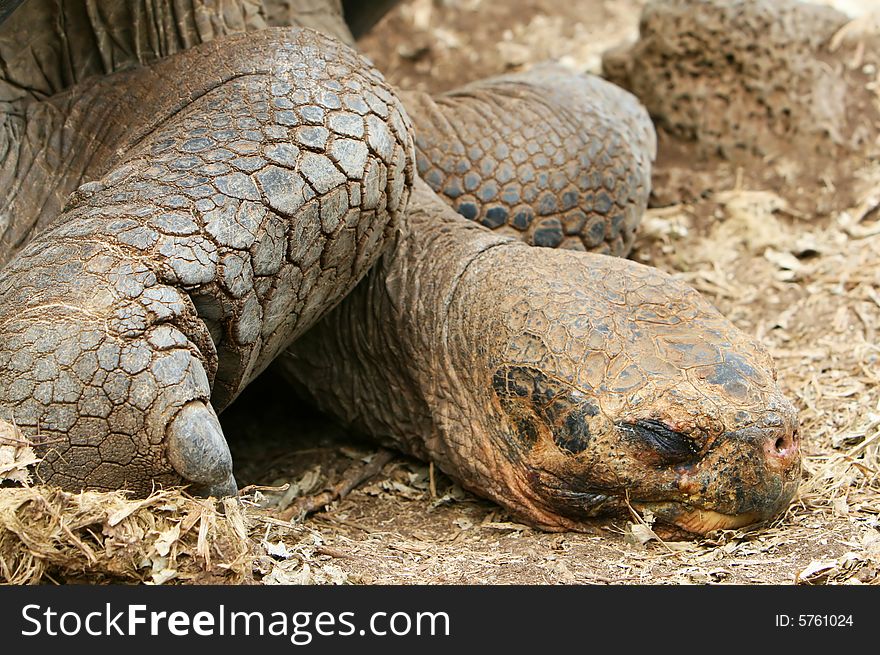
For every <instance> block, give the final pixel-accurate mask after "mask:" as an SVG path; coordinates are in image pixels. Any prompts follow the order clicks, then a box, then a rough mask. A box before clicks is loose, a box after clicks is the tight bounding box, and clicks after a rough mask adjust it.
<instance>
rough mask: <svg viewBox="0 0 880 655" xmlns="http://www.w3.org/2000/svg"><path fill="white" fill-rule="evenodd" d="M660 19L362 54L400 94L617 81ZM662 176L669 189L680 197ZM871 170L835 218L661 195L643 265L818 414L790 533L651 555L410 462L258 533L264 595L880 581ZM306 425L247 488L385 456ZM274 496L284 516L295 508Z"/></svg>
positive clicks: (549, 6)
mask: <svg viewBox="0 0 880 655" xmlns="http://www.w3.org/2000/svg"><path fill="white" fill-rule="evenodd" d="M644 4H645V2H644V0H614V1H607V0H606V1H603V0H577V1H574V2H566V3H559V2H553V1H551V0H520V1H518V2H499V1H492V0H443V1H435V2H431V1H430V0H412V1H410V2H406V3H404V4H403V5H402V6H400V7H399V8H398V9H397V10H395V11H394V12H392V13H391V14H390V15H389V16H387V17H386V18H385V19H384V20H383V22H382V23H381V24H380V25H379V26H378V27H377V28H376V29H374V31H373V32H372V33H371V34H369V35H368V36H367V37H365V38H364V39H363V41H362V42H361V47H362V49H363V50H364V51H365V52H366V53H367V54H368V56H370V57H371V58H372V59H373V61H374V62H375V64H376V65H377V66H378V67H379V68H380V69H381V70H382V71H383V72H385V73H386V75H387V77H388V78H389V79H390V80H391V81H392V83H394V84H396V85H398V86H400V87H402V88H414V87H415V88H421V89H425V90H428V91H441V90H445V89H449V88H452V87H453V86H455V85H457V84H461V83H463V82H466V81H468V80H472V79H477V78H480V77H485V76H488V75H493V74H498V73H501V72H504V71H509V70H516V69H520V68H523V67H526V66H528V65H529V64H531V63H533V62H538V61H543V60H546V59H557V60H559V61H561V62H563V63H565V64H566V65H569V66H571V67H573V68H575V69H578V70H589V71H592V72H599V71H600V70H601V53H602V52H603V51H604V50H606V49H607V48H610V47H612V46H616V45H618V44H620V43H622V42H625V41H627V40H631V39H634V38H635V37H636V35H637V32H638V16H639V13H640V11H641V8H642V6H643V5H644ZM849 4H850V5H853V4H854V3H853V2H850V3H849ZM844 8H848V9H852V8H853V7H844ZM856 9H858V7H856ZM388 44H393V45H392V46H391V47H389V45H388ZM875 90H876V88H875ZM661 144H662V140H661ZM661 149H662V145H661ZM661 155H662V153H661ZM662 160H663V157H662V156H661V166H660V167H659V169H658V175H657V177H658V179H660V180H665V179H668V173H669V171H664V169H663V165H662ZM869 168H870V164H869V163H868V162H866V171H867V172H860V173H859V176H860V177H859V179H860V180H863V181H864V184H862V186H861V187H860V189H859V190H858V191H859V193H861V198H862V202H861V204H859V205H857V206H855V207H854V208H853V209H851V210H849V211H844V212H838V213H836V214H828V215H818V214H816V215H812V214H810V213H804V212H800V211H795V210H793V209H790V208H789V207H788V205H787V203H786V202H785V201H784V200H783V199H782V198H781V197H780V196H778V195H777V194H776V193H774V190H773V189H772V188H762V187H761V186H760V182H759V181H756V182H753V181H752V180H750V176H748V175H746V176H743V175H742V171H741V170H740V171H730V170H727V171H719V174H718V175H717V176H716V177H715V178H708V182H706V184H708V185H710V186H709V187H708V188H706V189H703V190H701V193H700V194H697V199H696V200H694V199H693V198H690V199H681V198H676V197H675V189H664V188H658V191H657V193H656V194H655V196H656V197H655V199H654V202H653V203H652V204H657V205H662V206H659V207H654V208H652V209H651V210H650V211H649V214H648V216H647V217H646V219H645V221H644V223H643V229H642V233H641V236H640V237H639V240H638V242H637V245H636V249H635V252H634V254H633V257H634V258H635V259H637V260H639V261H643V262H645V263H650V264H652V265H655V266H658V267H660V268H663V269H665V270H667V271H670V272H674V273H676V274H678V275H679V276H680V277H682V278H683V279H685V280H687V281H688V282H689V283H691V284H692V285H693V286H695V287H696V288H697V289H699V290H700V291H701V292H702V293H704V294H705V295H706V296H708V297H709V298H710V299H711V300H712V302H714V303H715V304H716V305H717V306H718V307H719V309H720V310H721V311H722V312H723V313H724V314H725V315H726V316H728V317H729V318H731V319H732V320H733V321H734V322H735V323H736V324H737V325H738V326H739V327H741V328H742V329H744V330H746V331H748V332H750V333H752V334H756V335H758V336H759V337H760V338H761V339H762V340H763V342H764V343H765V344H766V345H767V346H768V347H769V348H770V349H771V351H772V353H773V355H774V357H775V359H776V362H777V365H778V368H779V375H780V379H781V382H782V385H783V388H784V390H785V391H786V392H787V394H788V395H789V396H790V397H791V398H793V399H794V400H795V401H796V403H797V405H798V407H799V410H800V416H801V422H802V435H803V446H802V447H803V452H804V456H805V457H804V477H803V480H804V483H803V486H802V489H801V492H800V494H799V496H798V498H797V499H796V501H795V502H794V504H793V505H792V507H791V509H790V510H789V512H788V513H787V514H786V515H785V516H784V517H782V518H781V519H779V520H777V521H776V522H774V524H773V525H770V526H762V527H760V528H758V529H755V530H752V531H749V532H738V531H731V532H726V533H722V534H720V535H717V536H715V537H714V538H712V539H707V540H702V541H696V542H669V543H663V542H660V541H658V540H656V539H652V538H650V536H651V535H650V533H648V532H646V531H644V530H643V529H642V527H641V526H639V525H638V522H636V523H627V522H617V523H610V524H608V525H604V526H601V527H597V529H596V533H595V534H574V533H565V534H547V533H541V532H538V531H535V530H532V529H530V528H528V527H525V526H523V525H519V524H517V523H515V522H513V521H512V520H511V519H510V518H509V517H508V516H506V515H505V514H504V513H503V511H501V510H500V509H499V508H498V507H497V506H495V505H493V504H491V503H488V502H485V501H483V500H480V499H478V498H475V497H473V496H472V495H470V494H468V493H464V492H462V491H461V490H460V489H458V488H457V487H456V486H455V485H454V484H452V483H451V482H450V481H449V480H448V479H446V478H445V477H444V476H443V475H442V474H440V473H439V472H432V471H430V470H429V468H428V467H426V466H424V465H423V464H421V463H419V462H414V461H410V460H406V459H403V458H397V459H395V460H394V461H393V462H392V463H391V464H389V465H388V466H386V467H385V468H384V470H383V472H382V474H380V475H379V476H377V477H376V478H374V479H373V480H372V481H371V482H370V483H368V484H366V485H365V486H362V487H360V488H359V489H357V490H356V491H354V492H353V493H352V494H351V495H350V496H349V497H348V498H346V499H345V500H343V501H341V502H339V503H335V504H333V505H332V506H330V508H329V511H327V512H323V513H319V514H315V515H313V516H312V517H311V518H309V519H307V520H306V521H305V522H304V523H302V524H298V525H295V526H294V527H290V526H289V524H286V525H285V524H279V523H278V522H276V521H275V520H273V519H272V518H271V517H268V518H263V519H258V520H262V521H264V525H265V528H264V530H265V532H264V535H263V540H264V543H265V544H267V545H269V549H270V552H271V553H274V555H273V556H272V560H271V561H269V560H268V559H266V560H265V561H264V562H263V564H262V566H263V573H264V574H265V577H263V582H268V583H271V582H294V581H298V582H334V583H341V582H351V583H393V584H398V583H401V584H407V583H427V584H435V583H480V584H483V583H489V584H493V583H526V584H529V583H661V584H666V583H684V584H688V583H717V582H727V583H729V582H735V583H750V584H752V583H793V582H808V583H828V582H847V583H853V584H857V583H864V582H874V583H877V582H878V581H880V574H878V570H880V531H878V527H880V520H878V515H880V495H878V491H880V480H878V464H880V457H878V455H880V387H878V382H880V365H878V354H880V348H878V345H877V335H876V329H877V326H878V325H880V295H878V287H880V228H878V225H880V216H877V212H876V211H874V212H873V213H872V212H871V210H872V209H873V208H875V207H876V205H877V202H878V199H880V186H877V179H878V177H880V176H877V175H876V170H873V169H872V170H867V169H869ZM737 173H739V175H737ZM700 179H701V180H703V181H706V180H707V178H706V177H705V176H704V177H701V178H700ZM756 179H758V180H759V179H760V176H757V178H756ZM806 193H809V189H808V190H807V191H806ZM799 204H800V203H799ZM807 205H809V199H807ZM860 212H861V214H863V215H859V213H860ZM274 388H277V387H275V385H273V384H272V382H271V380H268V381H266V380H264V381H263V382H262V384H261V386H260V387H257V388H256V389H254V390H253V392H252V393H254V394H255V396H254V397H257V396H259V397H260V399H261V402H262V401H263V399H265V398H266V396H271V395H272V390H273V389H274ZM247 404H248V399H247V398H245V399H243V402H242V403H241V406H242V407H246V406H247ZM274 406H275V407H276V411H278V412H280V414H279V415H278V416H277V417H275V416H273V415H272V414H271V413H267V414H265V415H264V416H263V417H262V420H263V421H266V426H267V430H269V429H270V428H269V426H270V425H271V424H272V423H274V422H276V421H280V420H282V415H285V416H286V417H288V418H287V420H288V422H289V415H290V412H291V409H290V406H289V404H285V403H284V399H282V398H279V399H278V403H277V404H275V405H274ZM235 411H236V410H233V413H232V414H231V415H229V416H227V417H226V419H225V420H226V421H229V422H230V423H235V424H238V425H240V427H239V430H238V432H239V434H241V433H242V432H243V431H254V433H260V434H262V439H265V434H266V431H262V430H261V429H260V428H259V427H257V426H253V424H252V423H251V424H250V426H249V427H248V428H245V427H244V425H243V424H244V422H245V421H244V419H243V418H242V417H240V416H238V415H237V414H235ZM241 411H243V410H241ZM239 420H241V422H240V423H239ZM297 421H298V422H299V424H298V426H297V427H294V428H291V432H294V433H299V434H300V435H302V434H307V435H311V440H310V441H309V443H310V445H306V446H303V447H301V448H298V449H297V450H296V451H294V452H291V450H290V446H289V442H288V441H286V440H285V439H283V438H282V439H281V440H279V442H278V443H277V445H276V446H274V447H273V448H270V449H268V450H265V449H264V445H265V441H264V440H261V441H257V440H249V439H246V438H245V439H241V440H238V441H236V442H234V443H233V447H234V448H235V449H236V451H237V452H236V453H235V454H236V458H237V461H238V462H242V461H245V462H247V464H246V467H245V468H244V469H240V470H239V474H238V475H239V478H240V479H241V480H242V481H243V482H248V483H257V482H259V483H261V484H270V485H281V484H283V483H285V482H286V483H292V484H293V487H292V489H288V491H286V492H283V493H286V494H287V496H288V497H287V498H286V499H285V500H284V501H283V503H282V504H284V503H287V502H289V500H290V496H291V495H292V493H307V492H310V491H316V490H320V489H321V488H322V486H323V485H325V484H326V482H327V480H334V479H338V476H339V475H340V472H341V471H342V470H344V469H345V468H346V467H350V466H352V465H357V464H358V462H357V460H358V459H359V458H361V457H369V456H370V454H371V453H373V452H375V449H371V448H370V446H369V445H368V444H357V443H346V438H345V435H342V434H338V430H337V433H336V434H333V429H332V428H331V427H330V426H327V425H326V424H324V423H322V421H321V419H320V418H319V417H311V418H309V419H308V420H302V421H301V422H300V420H299V419H297ZM300 438H302V437H300ZM340 439H341V442H340V441H339V440H340ZM328 460H329V461H330V462H331V463H329V464H328ZM263 493H264V495H265V496H266V500H264V501H263V502H268V503H270V504H273V503H276V502H278V496H280V495H282V492H275V493H273V492H269V491H267V492H263ZM646 538H647V539H648V540H647V541H645V539H646Z"/></svg>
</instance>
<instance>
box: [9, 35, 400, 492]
mask: <svg viewBox="0 0 880 655" xmlns="http://www.w3.org/2000/svg"><path fill="white" fill-rule="evenodd" d="M107 83H108V84H113V83H115V84H142V85H143V84H147V85H148V86H149V88H150V89H152V90H153V91H154V95H153V99H154V103H155V104H153V105H151V106H150V107H149V109H148V111H147V113H148V114H149V115H150V116H156V115H157V114H159V115H162V116H163V119H162V120H161V121H154V122H153V123H152V124H151V125H152V126H151V127H149V129H143V125H140V126H134V125H133V127H132V130H131V132H130V133H128V135H127V138H126V142H125V144H123V145H124V154H122V155H121V156H120V158H119V160H118V161H117V162H115V163H114V165H113V167H112V169H111V170H110V172H108V173H107V174H106V175H105V176H104V177H103V178H101V179H100V180H99V181H97V182H92V183H89V184H86V185H83V186H82V187H80V189H79V190H78V191H77V192H76V193H75V194H74V195H73V196H72V197H71V199H70V201H69V202H68V204H67V206H66V207H65V208H64V210H63V212H62V214H61V216H60V217H59V219H58V221H57V222H56V223H55V224H54V225H53V226H52V227H51V228H49V229H48V230H47V231H45V232H43V233H42V234H40V235H39V236H37V237H36V238H35V239H34V240H33V241H32V242H31V243H30V244H29V245H28V246H26V247H25V248H24V249H22V250H21V251H20V252H19V253H18V254H17V255H16V256H15V257H14V258H13V259H12V260H11V261H10V262H9V263H8V264H7V265H6V266H5V267H4V268H3V269H2V270H0V419H5V420H8V421H14V422H15V423H16V424H17V425H19V426H20V427H21V428H22V429H23V431H24V432H25V434H26V435H28V436H30V437H31V438H33V439H35V440H36V442H37V445H38V450H39V452H40V454H42V455H43V457H44V458H43V461H42V463H41V464H40V466H39V468H38V475H39V477H40V478H41V479H42V480H44V481H46V482H49V483H53V484H59V485H61V486H63V487H66V488H71V489H78V488H82V487H92V488H103V489H114V488H125V489H131V490H133V491H136V492H138V493H147V492H149V491H150V489H151V488H152V487H153V486H154V485H155V484H170V483H179V482H180V481H181V480H183V481H189V482H193V483H195V484H196V487H197V489H198V490H200V491H202V492H207V493H220V494H226V493H232V492H233V491H234V480H233V478H232V474H231V469H232V464H231V458H230V456H229V451H228V448H227V447H226V443H225V439H224V437H223V434H222V430H221V428H220V425H219V422H218V421H217V417H216V411H220V410H222V409H223V408H224V407H225V406H226V405H228V404H229V403H230V402H231V401H232V400H233V399H234V398H235V397H236V396H237V394H238V393H239V392H240V391H241V390H242V389H243V388H244V387H245V385H247V384H248V382H249V381H250V380H252V379H253V378H254V377H255V376H256V375H257V374H259V373H260V371H262V370H263V369H264V368H265V367H266V366H267V365H268V363H269V362H270V361H271V360H272V359H273V358H274V357H275V356H276V355H277V354H278V353H279V352H280V351H281V350H282V349H284V348H285V347H286V346H287V345H289V343H290V342H291V341H292V340H293V339H295V338H296V337H297V336H298V335H299V334H300V333H302V332H303V331H304V330H305V329H306V328H307V327H309V326H310V325H311V324H312V323H314V322H315V321H316V320H317V319H318V318H319V317H320V316H322V315H323V314H324V313H325V312H326V311H328V310H329V309H330V308H331V307H333V306H334V305H335V304H336V303H337V302H338V301H339V300H340V299H341V298H342V297H343V296H344V295H345V294H346V293H347V292H348V291H349V290H350V289H351V288H352V287H353V286H354V285H355V284H356V283H357V281H358V280H359V279H360V278H361V277H362V276H363V275H364V273H365V272H366V271H367V270H368V269H369V268H370V266H371V265H372V264H373V262H374V261H375V259H376V258H377V257H378V256H379V254H380V252H381V250H382V248H383V245H384V243H385V242H386V239H387V238H388V237H389V236H390V235H391V234H392V233H393V232H394V231H395V230H396V228H397V225H398V223H399V219H400V215H401V212H403V211H405V207H406V201H407V198H408V195H409V188H410V185H411V180H412V175H413V165H412V163H411V162H412V157H411V149H412V145H411V139H410V136H409V131H408V124H407V122H406V120H405V119H404V118H403V115H402V110H401V108H400V107H399V105H398V103H397V100H396V99H395V98H394V96H393V95H392V94H391V92H390V91H389V89H388V87H387V86H386V85H385V84H384V82H383V81H382V80H381V77H380V76H378V74H377V73H375V72H374V71H373V70H372V69H371V68H369V66H368V65H367V64H366V62H365V61H364V60H363V59H362V58H360V57H359V56H358V55H356V54H355V53H354V52H353V51H351V50H350V49H348V48H347V47H345V46H342V45H341V44H339V43H337V42H334V41H332V40H330V39H328V38H326V37H322V36H320V35H318V34H316V33H313V32H309V31H301V30H268V31H266V32H264V33H259V34H250V35H244V36H236V37H228V38H225V39H221V40H218V41H215V42H212V43H209V44H206V45H203V46H199V47H197V48H194V49H192V50H190V51H187V52H185V53H183V54H181V55H177V56H174V57H171V58H169V59H167V60H163V61H162V62H159V63H157V64H156V65H154V66H153V68H152V69H151V70H150V71H145V72H142V73H139V74H135V75H132V74H121V75H119V76H115V77H111V78H108V82H107ZM163 112H164V113H163ZM115 119H117V120H125V119H126V117H125V116H116V117H115ZM130 119H131V120H132V122H137V121H135V120H134V119H135V117H134V116H132V117H130ZM123 145H121V146H120V147H121V148H122V147H123Z"/></svg>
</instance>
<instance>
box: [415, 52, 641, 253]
mask: <svg viewBox="0 0 880 655" xmlns="http://www.w3.org/2000/svg"><path fill="white" fill-rule="evenodd" d="M401 97H402V98H403V102H404V105H405V106H406V108H407V112H408V113H409V115H410V117H411V118H412V120H413V124H414V126H415V130H416V157H417V159H416V161H417V164H418V170H419V175H420V176H421V178H422V179H423V180H425V181H426V182H427V183H428V185H429V186H430V187H431V188H432V189H434V191H436V192H437V193H438V194H439V195H440V196H441V197H443V198H444V199H446V200H447V202H449V204H450V205H451V206H452V207H453V209H455V210H456V211H457V212H458V213H459V214H461V215H462V216H464V217H465V218H469V219H471V220H475V221H477V222H479V223H481V224H482V225H484V226H486V227H489V228H491V229H493V230H498V231H500V232H501V233H504V234H508V235H511V236H515V237H517V238H519V239H522V240H523V241H525V242H526V243H528V244H530V245H536V246H547V247H562V248H569V249H572V250H588V251H592V252H601V253H606V254H612V255H619V256H624V255H626V254H627V253H629V251H630V248H631V247H632V243H633V239H634V235H635V231H636V228H637V226H638V223H639V219H640V218H641V216H642V214H643V213H644V211H645V207H646V206H647V203H648V195H649V193H650V187H651V163H652V162H653V160H654V157H655V154H656V138H655V135H654V127H653V125H652V124H651V120H650V118H649V117H648V113H647V111H645V108H644V107H642V105H641V104H640V103H639V101H638V100H637V99H636V98H635V97H634V96H632V95H631V94H629V93H627V92H626V91H624V90H623V89H621V88H620V87H617V86H614V85H612V84H609V83H608V82H606V81H605V80H602V79H600V78H598V77H594V76H591V75H584V74H578V73H574V72H572V71H569V70H567V69H565V68H563V67H562V66H558V65H553V64H544V65H541V66H537V67H535V68H533V69H531V70H529V71H528V72H525V73H516V74H511V75H503V76H500V77H495V78H491V79H488V80H481V81H479V82H475V83H472V84H468V85H467V86H465V87H462V88H460V89H456V90H454V91H451V92H448V93H445V94H442V95H440V96H437V97H435V98H432V97H431V96H429V95H427V94H425V93H417V92H412V93H404V94H403V95H402V96H401Z"/></svg>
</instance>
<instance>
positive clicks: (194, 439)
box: [166, 401, 238, 497]
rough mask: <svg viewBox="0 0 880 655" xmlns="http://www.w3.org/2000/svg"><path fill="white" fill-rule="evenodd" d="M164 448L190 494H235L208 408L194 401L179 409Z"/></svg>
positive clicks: (223, 443)
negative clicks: (189, 485)
mask: <svg viewBox="0 0 880 655" xmlns="http://www.w3.org/2000/svg"><path fill="white" fill-rule="evenodd" d="M166 444H167V449H168V450H167V453H168V460H169V461H170V462H171V465H172V466H173V467H174V470H175V471H177V472H178V473H179V474H180V475H181V477H183V478H184V479H186V480H188V481H189V482H192V483H194V484H193V485H192V491H193V492H194V493H196V494H199V495H208V496H219V497H222V496H232V495H235V494H236V493H237V491H238V487H237V486H236V483H235V478H234V477H233V476H232V455H231V454H230V453H229V446H228V445H227V444H226V439H225V438H224V437H223V430H222V429H221V428H220V422H219V421H218V420H217V415H216V414H215V413H214V410H213V409H211V407H210V406H209V405H207V404H206V403H204V402H201V401H194V402H191V403H189V404H188V405H186V406H185V407H184V408H183V409H181V410H180V412H178V414H177V416H175V417H174V420H172V421H171V424H170V425H169V426H168V438H167V441H166Z"/></svg>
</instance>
